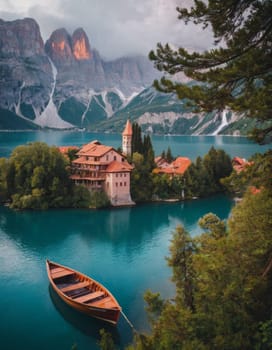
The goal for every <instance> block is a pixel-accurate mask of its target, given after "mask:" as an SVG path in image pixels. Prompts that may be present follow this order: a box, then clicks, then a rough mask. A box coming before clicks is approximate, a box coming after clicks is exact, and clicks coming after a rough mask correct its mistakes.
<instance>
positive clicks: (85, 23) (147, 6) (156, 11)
mask: <svg viewBox="0 0 272 350" xmlns="http://www.w3.org/2000/svg"><path fill="white" fill-rule="evenodd" d="M189 1H190V0H186V1H184V0H183V1H181V0H76V1H75V0H46V1H41V0H0V18H1V19H3V20H6V21H8V20H14V19H22V18H24V17H31V18H34V19H35V20H36V21H37V22H38V24H39V26H40V30H41V34H42V37H43V40H44V41H46V40H47V39H48V38H49V36H50V35H51V33H52V32H53V31H54V30H56V29H58V28H66V29H67V31H68V32H69V33H70V34H72V33H73V31H74V30H75V29H77V28H79V27H82V28H83V29H84V30H85V32H86V34H87V36H88V38H89V41H90V45H91V47H92V48H96V49H97V50H98V51H99V53H100V54H101V55H102V56H103V57H104V58H106V59H112V58H117V57H121V56H124V55H132V54H144V55H146V54H148V52H149V51H150V50H152V49H155V48H156V44H157V43H158V42H161V43H163V44H165V43H167V42H168V43H172V44H173V45H175V46H177V47H178V46H183V47H186V48H192V49H195V50H203V49H207V48H209V47H210V46H211V43H212V39H211V36H210V35H209V33H208V32H207V31H203V30H202V28H201V27H196V26H193V25H187V26H185V25H184V24H183V22H182V21H180V20H178V19H177V15H178V13H177V11H176V6H180V5H181V3H182V4H183V5H184V3H185V2H189Z"/></svg>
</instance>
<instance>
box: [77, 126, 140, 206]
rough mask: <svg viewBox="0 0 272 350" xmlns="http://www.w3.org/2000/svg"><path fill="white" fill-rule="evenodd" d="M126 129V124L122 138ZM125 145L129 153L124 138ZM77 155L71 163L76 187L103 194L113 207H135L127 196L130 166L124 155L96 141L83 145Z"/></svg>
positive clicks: (127, 140) (128, 146)
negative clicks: (81, 186) (83, 187)
mask: <svg viewBox="0 0 272 350" xmlns="http://www.w3.org/2000/svg"><path fill="white" fill-rule="evenodd" d="M127 124H128V123H127ZM128 128H129V126H128ZM126 129H127V125H126V128H125V135H124V133H123V138H124V137H127V136H128V134H127V131H126ZM131 131H132V128H131ZM128 132H129V130H128ZM130 140H131V138H130ZM125 144H126V148H125V150H126V151H129V150H130V151H131V141H130V145H129V139H127V138H126V143H125ZM123 146H124V140H123ZM123 149H124V148H123ZM125 154H128V153H125ZM77 156H78V158H77V159H75V160H74V161H72V176H71V179H72V180H73V181H74V182H75V183H76V184H78V185H83V186H85V187H87V188H88V190H89V191H104V192H105V193H106V194H107V196H108V198H109V200H110V202H111V204H112V205H113V206H128V205H134V204H135V203H134V202H133V201H132V199H131V195H130V174H131V171H132V169H133V167H132V166H131V165H130V164H129V163H128V162H127V160H126V157H125V155H124V154H120V153H119V152H117V151H116V150H115V149H114V148H113V147H111V146H105V145H103V144H101V143H100V142H99V141H92V142H90V143H88V144H87V145H84V146H83V147H82V148H81V149H80V150H79V151H78V153H77Z"/></svg>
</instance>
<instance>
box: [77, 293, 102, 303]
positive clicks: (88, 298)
mask: <svg viewBox="0 0 272 350" xmlns="http://www.w3.org/2000/svg"><path fill="white" fill-rule="evenodd" d="M104 294H105V293H104V292H101V291H98V292H93V293H89V294H86V295H83V296H82V297H78V298H75V299H74V300H75V301H77V302H78V303H85V302H87V301H88V302H90V301H91V300H94V299H97V298H100V297H102V296H103V295H104Z"/></svg>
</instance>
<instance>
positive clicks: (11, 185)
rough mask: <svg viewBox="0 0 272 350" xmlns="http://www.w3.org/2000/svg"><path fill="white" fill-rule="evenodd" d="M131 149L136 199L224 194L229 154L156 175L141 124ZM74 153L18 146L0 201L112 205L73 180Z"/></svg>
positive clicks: (6, 167)
mask: <svg viewBox="0 0 272 350" xmlns="http://www.w3.org/2000/svg"><path fill="white" fill-rule="evenodd" d="M132 149H133V154H132V156H131V157H130V158H129V161H130V162H131V164H132V165H133V171H132V173H131V196H132V199H133V201H134V202H136V203H140V202H150V201H154V200H156V201H158V200H173V199H174V200H185V199H191V198H194V197H205V196H209V195H212V194H215V193H219V192H222V191H225V188H224V187H223V186H222V184H221V179H222V178H224V177H226V176H229V175H230V173H231V171H232V164H231V159H230V157H229V156H228V155H227V154H226V153H225V152H224V151H223V150H216V149H214V148H213V147H212V148H211V149H210V151H209V152H208V154H207V155H205V156H204V158H203V159H202V158H201V157H198V158H197V159H196V161H195V162H194V163H192V164H191V165H190V167H189V168H188V169H187V171H186V172H185V173H184V174H183V175H175V176H169V175H168V174H156V173H154V172H153V170H154V168H155V167H156V164H155V160H154V150H153V146H152V142H151V138H150V135H144V136H142V133H141V128H140V127H139V125H138V124H136V123H134V124H133V139H132ZM75 153H76V151H75V150H73V149H72V150H69V152H68V154H67V156H64V155H62V154H61V153H60V151H59V150H58V148H57V147H54V146H51V147H50V146H48V145H47V144H45V143H42V142H34V143H30V144H27V145H23V146H18V147H16V148H15V149H14V150H13V152H12V154H11V156H10V158H9V159H5V158H1V159H0V200H1V201H2V202H4V201H5V202H7V203H9V205H10V207H11V208H13V209H38V210H45V209H48V208H102V207H109V206H110V202H109V199H108V197H107V195H106V193H105V192H103V191H92V192H89V191H88V190H87V188H85V187H84V186H78V185H75V184H74V183H73V181H72V180H71V179H70V175H71V161H72V160H73V159H75V157H76V154H75ZM161 156H162V157H163V158H165V160H166V161H168V162H171V161H173V160H174V157H173V155H172V153H171V149H170V148H168V150H167V151H166V152H165V151H164V152H162V155H161Z"/></svg>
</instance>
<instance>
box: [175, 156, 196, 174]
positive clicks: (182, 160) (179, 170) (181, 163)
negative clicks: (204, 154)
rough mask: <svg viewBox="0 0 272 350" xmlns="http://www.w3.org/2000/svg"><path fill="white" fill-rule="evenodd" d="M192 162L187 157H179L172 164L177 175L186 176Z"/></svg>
mask: <svg viewBox="0 0 272 350" xmlns="http://www.w3.org/2000/svg"><path fill="white" fill-rule="evenodd" d="M191 163H192V162H191V160H190V159H189V158H187V157H178V158H176V159H175V160H174V161H173V162H172V164H171V165H172V167H173V168H174V173H175V174H184V173H185V171H186V170H187V169H188V167H189V166H190V165H191Z"/></svg>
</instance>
